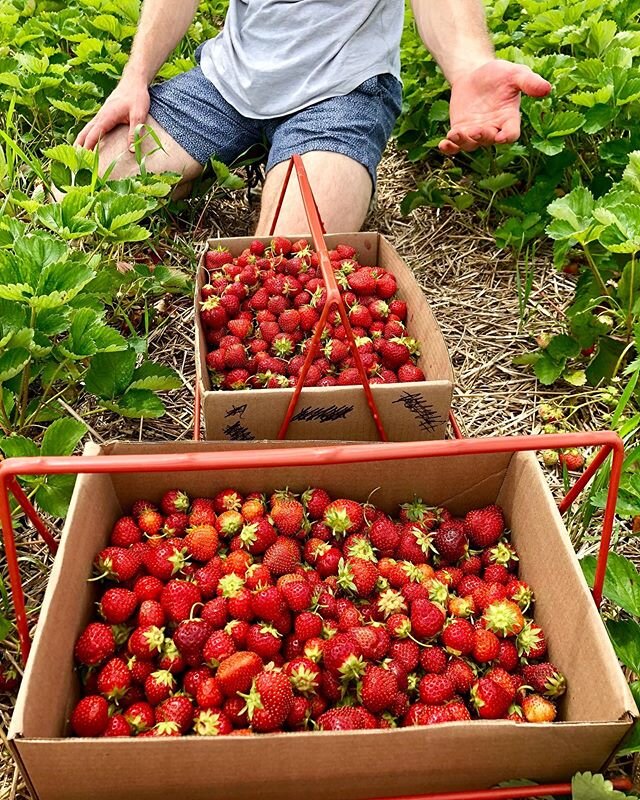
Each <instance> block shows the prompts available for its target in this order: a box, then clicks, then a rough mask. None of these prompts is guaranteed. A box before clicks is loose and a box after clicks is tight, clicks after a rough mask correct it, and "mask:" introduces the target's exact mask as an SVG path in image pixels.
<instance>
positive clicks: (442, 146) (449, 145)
mask: <svg viewBox="0 0 640 800" xmlns="http://www.w3.org/2000/svg"><path fill="white" fill-rule="evenodd" d="M438 150H440V152H441V153H444V154H445V155H447V156H455V154H456V153H459V152H460V148H459V147H458V145H457V144H454V143H453V142H451V141H449V139H443V140H442V141H441V142H440V143H439V144H438Z"/></svg>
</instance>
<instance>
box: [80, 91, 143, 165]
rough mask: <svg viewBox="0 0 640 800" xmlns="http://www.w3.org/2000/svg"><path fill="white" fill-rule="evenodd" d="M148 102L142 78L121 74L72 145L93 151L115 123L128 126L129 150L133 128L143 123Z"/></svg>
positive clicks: (131, 149) (132, 140) (132, 138)
mask: <svg viewBox="0 0 640 800" xmlns="http://www.w3.org/2000/svg"><path fill="white" fill-rule="evenodd" d="M150 102H151V101H150V98H149V88H148V86H147V84H146V83H145V82H144V81H140V80H133V79H127V78H126V77H123V78H122V80H121V81H120V83H119V84H118V85H117V86H116V88H115V89H114V90H113V92H111V94H110V95H109V97H108V98H107V99H106V101H105V103H104V105H103V106H102V108H101V109H100V111H98V113H97V114H96V115H95V117H94V118H93V119H92V120H91V122H89V123H87V124H86V125H85V126H84V128H83V129H82V130H81V131H80V133H79V134H78V136H77V137H76V141H75V144H77V145H80V147H85V148H86V149H87V150H93V148H94V147H95V146H96V144H98V142H99V141H100V139H102V138H103V137H104V136H105V135H106V134H107V133H109V131H110V130H113V128H115V127H116V126H117V125H128V126H129V136H128V147H129V150H130V151H131V152H133V143H134V139H135V132H136V127H137V126H138V125H142V124H143V123H144V122H146V119H147V115H148V113H149V105H150Z"/></svg>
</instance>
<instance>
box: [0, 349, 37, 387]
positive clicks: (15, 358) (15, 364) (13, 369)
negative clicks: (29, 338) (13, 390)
mask: <svg viewBox="0 0 640 800" xmlns="http://www.w3.org/2000/svg"><path fill="white" fill-rule="evenodd" d="M30 358H31V354H30V353H29V351H28V350H25V349H24V348H22V347H16V348H14V349H13V350H5V352H4V353H2V355H0V383H3V382H4V381H8V380H9V379H10V378H13V377H14V376H15V375H18V373H20V372H22V370H23V369H24V367H25V366H26V365H27V363H28V361H29V360H30Z"/></svg>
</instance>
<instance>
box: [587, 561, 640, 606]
mask: <svg viewBox="0 0 640 800" xmlns="http://www.w3.org/2000/svg"><path fill="white" fill-rule="evenodd" d="M580 566H581V567H582V572H583V574H584V577H585V580H586V581H587V583H588V584H589V586H590V587H592V588H593V581H594V576H595V571H596V557H595V556H585V557H584V558H583V559H581V561H580ZM603 594H604V596H605V597H606V598H607V599H608V600H611V602H612V603H615V604H616V605H618V606H620V608H622V609H624V611H626V612H627V613H628V614H632V615H633V616H634V617H640V573H638V570H637V569H636V567H635V566H634V564H633V563H632V562H631V561H630V560H629V559H628V558H625V557H624V556H621V555H618V553H609V557H608V558H607V571H606V574H605V579H604V588H603Z"/></svg>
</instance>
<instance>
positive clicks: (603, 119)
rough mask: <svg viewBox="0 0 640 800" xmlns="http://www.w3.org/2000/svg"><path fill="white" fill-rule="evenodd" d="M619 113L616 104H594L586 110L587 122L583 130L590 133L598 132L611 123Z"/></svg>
mask: <svg viewBox="0 0 640 800" xmlns="http://www.w3.org/2000/svg"><path fill="white" fill-rule="evenodd" d="M619 113H620V111H619V109H618V108H616V107H615V106H604V105H596V106H593V108H590V109H588V110H587V111H585V115H584V116H585V123H584V126H583V128H582V130H583V131H584V132H585V133H588V134H592V133H598V131H601V130H603V129H604V128H606V127H607V126H608V125H610V124H611V123H612V122H613V120H614V119H615V118H616V117H617V116H618V114H619Z"/></svg>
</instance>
